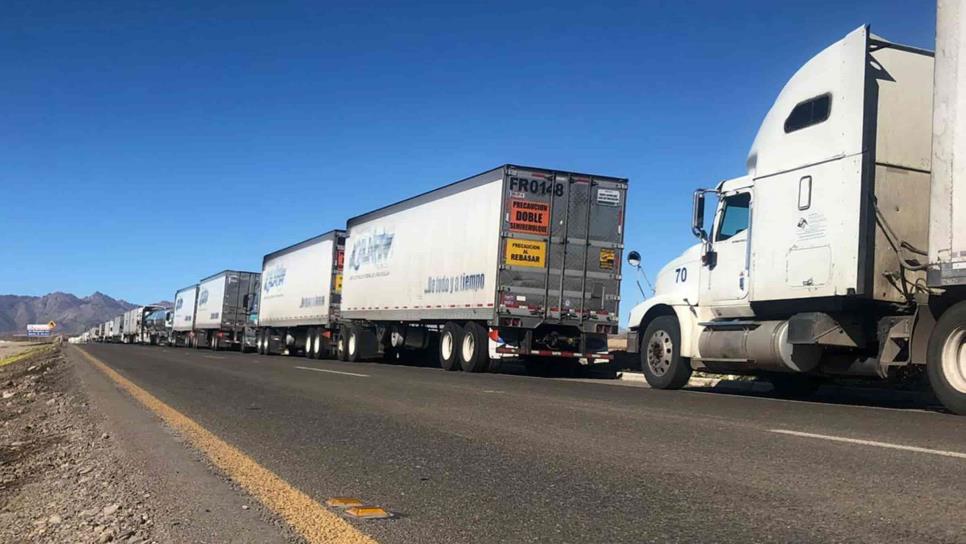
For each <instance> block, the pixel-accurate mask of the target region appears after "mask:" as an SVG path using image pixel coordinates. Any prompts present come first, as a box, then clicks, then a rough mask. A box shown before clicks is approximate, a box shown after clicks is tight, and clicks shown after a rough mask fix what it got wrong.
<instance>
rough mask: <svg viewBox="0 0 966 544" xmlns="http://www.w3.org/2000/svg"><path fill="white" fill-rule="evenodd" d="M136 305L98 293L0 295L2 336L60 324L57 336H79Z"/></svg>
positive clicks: (0, 331)
mask: <svg viewBox="0 0 966 544" xmlns="http://www.w3.org/2000/svg"><path fill="white" fill-rule="evenodd" d="M134 307H135V305H134V304H131V303H130V302H127V301H124V300H117V299H114V298H111V297H109V296H107V295H105V294H104V293H101V292H97V293H94V294H93V295H91V296H88V297H84V298H78V297H76V296H74V295H72V294H70V293H61V292H56V293H50V294H48V295H44V296H42V297H30V296H20V295H0V334H3V333H5V334H11V333H18V334H22V333H23V332H24V331H26V329H27V324H28V323H47V322H48V321H54V322H56V323H57V332H59V333H62V334H79V333H81V332H83V331H84V330H86V329H89V328H91V327H93V326H94V325H96V324H97V323H103V322H104V321H107V320H108V319H111V318H113V317H115V316H117V315H120V314H122V313H124V312H125V311H127V310H130V309H131V308H134Z"/></svg>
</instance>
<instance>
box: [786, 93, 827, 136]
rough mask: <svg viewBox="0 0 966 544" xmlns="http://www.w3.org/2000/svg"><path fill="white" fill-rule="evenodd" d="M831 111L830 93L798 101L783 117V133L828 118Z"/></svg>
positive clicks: (815, 123)
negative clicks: (786, 115)
mask: <svg viewBox="0 0 966 544" xmlns="http://www.w3.org/2000/svg"><path fill="white" fill-rule="evenodd" d="M831 111H832V95H830V94H828V93H826V94H823V95H821V96H816V97H815V98H809V99H808V100H805V101H804V102H799V103H798V105H796V106H795V107H794V108H793V109H792V112H791V113H789V114H788V118H786V119H785V134H788V133H789V132H795V131H796V130H801V129H803V128H806V127H810V126H812V125H817V124H819V123H821V122H822V121H825V120H826V119H828V116H829V113H831Z"/></svg>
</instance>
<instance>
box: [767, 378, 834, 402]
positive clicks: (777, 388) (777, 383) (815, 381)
mask: <svg viewBox="0 0 966 544" xmlns="http://www.w3.org/2000/svg"><path fill="white" fill-rule="evenodd" d="M766 379H767V380H768V381H769V382H770V383H771V387H772V392H774V393H775V395H777V396H779V397H785V398H791V399H804V398H808V397H811V396H812V395H814V394H815V392H816V391H818V388H819V387H821V386H822V379H821V378H819V377H817V376H809V375H802V374H772V375H769V376H767V378H766Z"/></svg>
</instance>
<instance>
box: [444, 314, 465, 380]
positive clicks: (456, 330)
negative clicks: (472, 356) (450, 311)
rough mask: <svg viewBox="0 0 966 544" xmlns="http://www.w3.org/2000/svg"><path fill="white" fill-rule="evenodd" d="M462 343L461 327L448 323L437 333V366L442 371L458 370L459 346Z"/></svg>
mask: <svg viewBox="0 0 966 544" xmlns="http://www.w3.org/2000/svg"><path fill="white" fill-rule="evenodd" d="M462 341H463V327H461V326H460V325H459V324H458V323H454V322H452V321H448V322H447V323H446V324H445V325H443V330H441V331H439V351H438V354H439V366H440V367H441V368H442V369H443V370H459V368H460V363H459V345H460V343H461V342H462Z"/></svg>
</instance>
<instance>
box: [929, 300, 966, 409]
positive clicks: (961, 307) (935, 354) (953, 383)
mask: <svg viewBox="0 0 966 544" xmlns="http://www.w3.org/2000/svg"><path fill="white" fill-rule="evenodd" d="M926 374H927V375H928V376H929V385H931V386H932V390H933V392H934V393H935V394H936V398H938V399H939V402H941V403H942V404H943V406H945V407H946V409H947V410H949V411H950V412H952V413H954V414H958V415H961V416H962V415H966V302H960V303H958V304H956V305H954V306H953V307H951V308H949V309H948V310H946V311H945V312H944V313H943V315H942V316H941V317H940V318H939V321H938V322H937V323H936V328H934V329H933V330H932V334H931V335H930V336H929V347H928V350H927V352H926Z"/></svg>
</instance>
